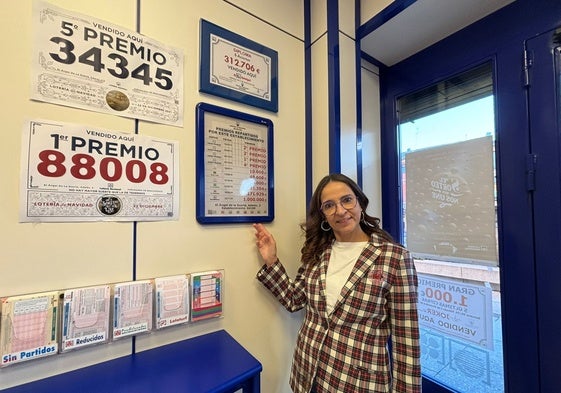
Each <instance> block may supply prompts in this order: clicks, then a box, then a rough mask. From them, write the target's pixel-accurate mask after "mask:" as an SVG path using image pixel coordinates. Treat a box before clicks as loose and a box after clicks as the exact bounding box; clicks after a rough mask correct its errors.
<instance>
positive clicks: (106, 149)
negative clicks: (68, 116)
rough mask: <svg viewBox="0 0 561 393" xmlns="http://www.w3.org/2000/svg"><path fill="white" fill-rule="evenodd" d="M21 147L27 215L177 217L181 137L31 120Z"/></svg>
mask: <svg viewBox="0 0 561 393" xmlns="http://www.w3.org/2000/svg"><path fill="white" fill-rule="evenodd" d="M22 147H23V151H22V163H21V170H22V174H21V176H22V178H21V193H20V221H21V222H46V221H59V222H62V221H156V220H174V219H177V218H178V213H179V208H178V205H179V195H178V187H176V184H177V182H178V179H179V173H178V168H179V157H178V154H179V146H178V143H177V142H175V141H168V140H161V139H157V138H151V137H146V136H141V135H135V134H126V133H121V132H117V131H110V130H101V129H94V128H90V127H87V126H81V125H72V124H62V123H56V122H48V121H30V122H28V123H27V124H26V125H25V126H24V131H23V143H22Z"/></svg>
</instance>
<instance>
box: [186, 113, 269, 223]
mask: <svg viewBox="0 0 561 393" xmlns="http://www.w3.org/2000/svg"><path fill="white" fill-rule="evenodd" d="M196 121H197V130H196V145H197V164H196V170H197V186H196V192H197V196H196V204H197V206H196V209H197V221H198V222H199V223H201V224H218V223H236V222H250V223H253V222H270V221H272V220H273V218H274V181H273V123H272V121H271V120H269V119H265V118H262V117H258V116H254V115H250V114H247V113H242V112H237V111H234V110H231V109H226V108H222V107H218V106H215V105H210V104H206V103H199V104H198V105H197V107H196Z"/></svg>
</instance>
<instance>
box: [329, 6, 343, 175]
mask: <svg viewBox="0 0 561 393" xmlns="http://www.w3.org/2000/svg"><path fill="white" fill-rule="evenodd" d="M327 53H328V57H327V80H328V95H329V97H328V106H329V109H328V110H329V125H328V127H329V171H330V172H331V173H339V172H341V84H340V82H341V67H340V66H339V0H328V1H327Z"/></svg>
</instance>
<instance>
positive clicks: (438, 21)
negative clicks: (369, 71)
mask: <svg viewBox="0 0 561 393" xmlns="http://www.w3.org/2000/svg"><path fill="white" fill-rule="evenodd" d="M513 1H515V0H453V1H450V0H417V1H415V2H414V3H412V4H411V5H410V6H409V7H407V8H405V9H404V10H403V11H401V12H400V13H398V14H397V15H395V16H393V17H392V18H391V19H389V20H387V21H385V22H384V23H383V24H382V25H380V26H379V27H377V28H375V30H374V31H372V32H371V33H369V34H368V35H366V36H364V38H362V40H361V42H360V44H361V49H362V51H363V52H365V53H367V54H368V55H370V56H372V57H373V58H374V59H376V60H378V61H380V62H381V63H383V64H385V65H386V66H392V65H393V64H395V63H398V62H400V61H401V60H403V59H406V58H407V57H409V56H411V55H413V54H415V53H417V52H419V51H421V50H423V49H425V48H427V47H429V46H430V45H432V44H434V43H436V42H438V41H440V40H441V39H443V38H446V37H448V36H449V35H451V34H453V33H455V32H457V31H459V30H461V29H462V28H464V27H466V26H469V25H470V24H472V23H474V22H476V21H478V20H479V19H481V18H483V17H485V16H487V15H489V14H491V13H493V12H494V11H496V10H498V9H500V8H502V7H504V6H505V5H508V4H510V3H512V2H513Z"/></svg>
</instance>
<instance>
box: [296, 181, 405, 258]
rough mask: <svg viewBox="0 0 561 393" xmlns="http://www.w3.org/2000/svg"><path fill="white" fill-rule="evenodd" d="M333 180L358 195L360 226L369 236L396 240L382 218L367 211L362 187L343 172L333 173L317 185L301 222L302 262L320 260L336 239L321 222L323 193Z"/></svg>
mask: <svg viewBox="0 0 561 393" xmlns="http://www.w3.org/2000/svg"><path fill="white" fill-rule="evenodd" d="M331 182H341V183H345V184H346V185H347V186H349V187H350V188H351V190H352V191H353V193H354V194H355V195H356V197H357V201H358V203H359V204H360V208H361V209H362V211H363V215H362V216H363V219H361V221H360V227H361V228H362V230H363V231H364V232H365V233H366V234H367V235H368V236H371V235H372V234H373V233H375V234H377V235H378V236H380V237H381V238H382V239H384V240H386V241H388V242H391V243H393V242H394V240H393V238H392V236H391V235H390V234H389V233H387V232H386V231H385V230H383V229H382V228H381V227H380V219H379V218H377V217H372V216H369V215H368V214H367V213H366V208H367V207H368V202H369V201H368V197H367V196H366V195H365V194H364V192H363V191H362V190H361V189H360V187H359V186H358V185H357V184H356V183H355V182H354V181H353V180H352V179H351V178H349V177H348V176H345V175H343V174H341V173H332V174H330V175H327V176H325V177H324V178H323V179H321V181H320V182H319V184H318V185H317V187H316V190H315V191H314V194H313V195H312V200H311V201H310V206H309V208H308V214H307V217H306V222H304V223H302V224H300V227H301V228H302V230H303V231H304V233H305V237H306V240H305V241H304V245H303V246H302V250H301V252H302V263H304V264H313V263H315V262H316V261H319V258H320V256H321V254H322V253H323V251H325V249H326V248H328V247H329V246H330V245H331V243H332V242H333V240H335V234H334V233H333V231H332V230H330V231H327V232H326V231H324V230H322V229H321V223H322V221H324V220H325V216H324V214H323V212H322V211H321V193H322V191H323V189H324V188H325V186H326V185H327V184H328V183H331Z"/></svg>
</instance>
